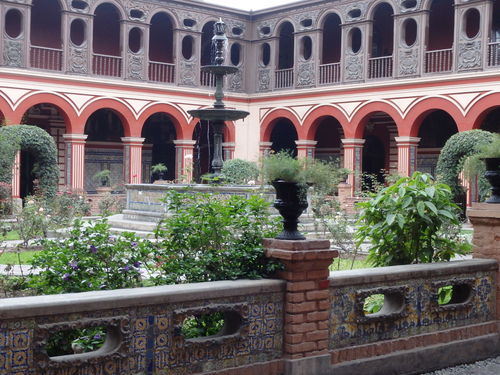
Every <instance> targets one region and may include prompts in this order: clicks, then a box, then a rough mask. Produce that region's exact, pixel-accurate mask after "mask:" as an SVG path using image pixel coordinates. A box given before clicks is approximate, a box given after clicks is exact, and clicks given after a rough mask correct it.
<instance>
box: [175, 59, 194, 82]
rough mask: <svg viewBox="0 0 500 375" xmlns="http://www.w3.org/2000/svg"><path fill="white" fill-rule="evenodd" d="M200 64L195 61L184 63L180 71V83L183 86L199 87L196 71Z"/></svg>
mask: <svg viewBox="0 0 500 375" xmlns="http://www.w3.org/2000/svg"><path fill="white" fill-rule="evenodd" d="M197 68H198V64H197V63H196V61H195V60H193V61H182V62H181V71H180V78H179V79H180V82H179V84H180V85H182V86H198V85H197V82H196V69H197Z"/></svg>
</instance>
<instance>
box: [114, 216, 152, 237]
mask: <svg viewBox="0 0 500 375" xmlns="http://www.w3.org/2000/svg"><path fill="white" fill-rule="evenodd" d="M108 223H109V225H110V226H111V229H113V230H115V229H118V230H119V229H121V230H123V231H129V232H149V233H152V232H153V231H154V230H155V228H156V225H157V224H156V223H154V222H151V221H138V220H130V219H126V218H125V217H124V216H123V214H118V215H113V216H110V217H109V218H108Z"/></svg>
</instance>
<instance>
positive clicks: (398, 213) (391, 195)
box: [356, 172, 470, 266]
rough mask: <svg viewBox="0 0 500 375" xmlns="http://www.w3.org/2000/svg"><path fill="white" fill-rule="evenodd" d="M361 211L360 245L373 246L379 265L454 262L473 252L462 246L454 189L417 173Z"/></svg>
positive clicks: (365, 204)
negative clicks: (366, 241) (454, 259)
mask: <svg viewBox="0 0 500 375" xmlns="http://www.w3.org/2000/svg"><path fill="white" fill-rule="evenodd" d="M359 206H360V207H361V208H362V211H361V214H360V219H359V224H360V225H361V226H360V227H359V229H358V231H357V233H356V237H357V239H358V243H359V244H362V243H363V242H364V241H365V240H369V241H370V254H369V260H370V261H371V262H372V263H373V264H374V265H376V266H390V265H397V264H411V263H428V262H434V261H445V260H450V259H451V258H453V257H454V256H455V255H457V254H463V253H465V252H466V251H467V250H469V249H470V245H469V244H468V243H465V242H462V241H460V237H459V231H460V228H461V226H460V221H459V207H458V206H457V205H456V204H455V203H453V194H452V192H451V190H450V188H449V187H448V186H447V185H445V184H442V183H436V182H434V181H433V180H432V177H431V176H430V175H427V174H423V173H420V172H415V173H414V174H413V176H412V177H403V178H401V179H399V180H398V181H397V182H396V183H395V184H394V185H391V186H389V187H387V188H385V189H382V190H381V191H380V192H379V193H378V194H377V195H376V196H374V197H373V198H372V199H371V200H370V201H367V202H362V203H359Z"/></svg>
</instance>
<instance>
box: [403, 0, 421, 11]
mask: <svg viewBox="0 0 500 375" xmlns="http://www.w3.org/2000/svg"><path fill="white" fill-rule="evenodd" d="M405 1H407V0H399V1H398V2H399V9H400V10H401V13H406V12H414V11H416V10H419V9H420V7H421V6H422V0H416V1H415V2H416V4H415V6H414V7H413V8H406V7H404V6H403V3H405Z"/></svg>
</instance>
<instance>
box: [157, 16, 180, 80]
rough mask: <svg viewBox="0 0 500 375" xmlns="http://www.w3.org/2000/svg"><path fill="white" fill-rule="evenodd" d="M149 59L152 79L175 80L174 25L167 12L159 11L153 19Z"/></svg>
mask: <svg viewBox="0 0 500 375" xmlns="http://www.w3.org/2000/svg"><path fill="white" fill-rule="evenodd" d="M183 45H184V44H183ZM149 60H150V61H149V79H150V80H152V81H155V82H170V83H172V82H174V65H173V62H174V27H173V23H172V20H171V19H170V17H169V16H168V15H167V14H166V13H157V14H155V15H154V16H153V18H152V19H151V26H150V29H149Z"/></svg>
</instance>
